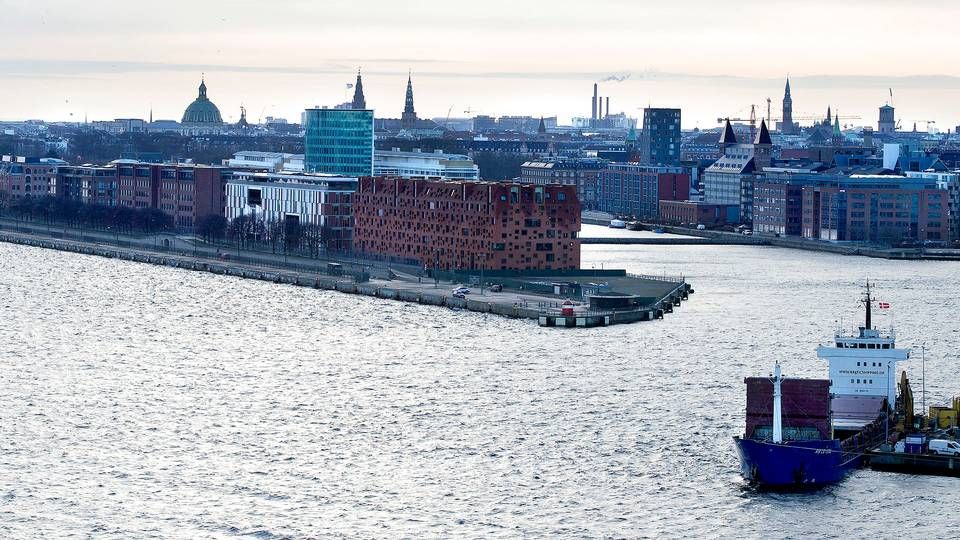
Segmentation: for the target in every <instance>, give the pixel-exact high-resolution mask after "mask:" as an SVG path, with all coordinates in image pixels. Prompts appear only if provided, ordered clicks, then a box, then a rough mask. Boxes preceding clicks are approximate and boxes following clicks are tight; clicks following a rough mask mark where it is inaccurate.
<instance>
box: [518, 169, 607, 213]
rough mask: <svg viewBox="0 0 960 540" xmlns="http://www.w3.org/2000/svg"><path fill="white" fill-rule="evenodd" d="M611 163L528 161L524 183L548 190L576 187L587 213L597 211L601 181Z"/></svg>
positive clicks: (524, 172)
mask: <svg viewBox="0 0 960 540" xmlns="http://www.w3.org/2000/svg"><path fill="white" fill-rule="evenodd" d="M607 164H608V161H607V160H604V159H598V158H582V157H581V158H578V157H559V158H549V159H543V160H532V161H526V162H524V163H523V164H522V165H521V166H520V182H521V183H523V184H535V185H538V186H545V185H549V184H559V185H564V186H575V187H576V189H577V197H578V198H579V201H580V204H581V205H582V206H583V209H584V210H596V209H597V181H598V179H599V176H600V171H602V170H604V169H605V168H606V167H607Z"/></svg>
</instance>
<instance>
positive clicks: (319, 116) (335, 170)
mask: <svg viewBox="0 0 960 540" xmlns="http://www.w3.org/2000/svg"><path fill="white" fill-rule="evenodd" d="M304 131H305V132H306V140H305V141H304V153H305V158H304V165H305V168H306V170H307V171H309V172H319V173H330V174H338V175H341V176H353V177H358V176H372V175H373V110H371V109H307V110H306V111H305V112H304Z"/></svg>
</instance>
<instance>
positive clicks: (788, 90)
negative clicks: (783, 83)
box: [783, 77, 790, 98]
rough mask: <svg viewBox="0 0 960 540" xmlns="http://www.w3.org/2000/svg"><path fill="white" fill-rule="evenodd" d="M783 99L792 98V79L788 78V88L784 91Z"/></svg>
mask: <svg viewBox="0 0 960 540" xmlns="http://www.w3.org/2000/svg"><path fill="white" fill-rule="evenodd" d="M783 97H785V98H788V97H790V77H787V87H786V88H785V89H784V91H783Z"/></svg>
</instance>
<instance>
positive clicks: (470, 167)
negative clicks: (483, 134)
mask: <svg viewBox="0 0 960 540" xmlns="http://www.w3.org/2000/svg"><path fill="white" fill-rule="evenodd" d="M373 174H374V176H394V177H398V178H415V177H419V178H439V179H441V180H479V179H480V167H478V166H477V164H476V163H474V162H473V160H472V159H470V157H469V156H466V155H463V154H446V153H444V152H443V150H435V151H434V152H421V151H420V150H419V149H417V148H415V149H414V150H413V152H401V151H400V149H399V148H393V149H392V150H389V151H388V150H375V151H374V153H373Z"/></svg>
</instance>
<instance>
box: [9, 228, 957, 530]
mask: <svg viewBox="0 0 960 540" xmlns="http://www.w3.org/2000/svg"><path fill="white" fill-rule="evenodd" d="M590 232H595V233H597V234H600V233H602V231H590ZM584 251H585V253H584V265H585V267H587V268H589V267H591V266H597V267H599V266H600V265H601V264H602V265H604V266H605V267H626V268H627V269H629V270H630V271H632V272H637V273H663V272H666V273H668V274H681V273H682V274H684V275H685V276H686V277H687V278H688V279H689V281H690V282H691V283H692V284H693V286H694V288H695V289H696V293H695V294H694V295H693V296H692V297H691V299H690V301H689V302H685V303H684V304H683V306H682V307H681V308H679V310H677V311H676V312H674V313H673V314H671V315H668V316H667V318H666V319H665V320H663V321H657V322H651V323H640V324H635V325H624V326H614V327H610V328H600V329H591V330H576V329H570V330H560V329H541V328H539V327H537V326H536V324H535V323H534V322H532V321H515V320H509V319H504V318H499V317H494V316H485V315H481V314H474V313H468V312H457V311H450V310H446V309H441V308H432V307H425V306H417V305H410V304H403V303H397V302H391V301H385V300H377V299H371V298H365V297H355V296H349V295H343V294H339V293H334V292H325V291H316V290H312V289H302V288H297V287H292V286H285V285H274V284H268V283H262V282H256V281H244V280H241V279H237V278H231V277H223V276H214V275H208V274H202V273H191V272H187V271H182V270H177V269H170V268H162V267H154V266H148V265H140V264H136V263H130V262H125V261H116V260H111V259H102V258H96V257H89V256H82V255H76V254H68V253H59V252H55V251H46V250H41V249H35V248H27V247H19V246H12V245H7V244H0V316H2V324H0V340H2V343H3V349H2V352H0V430H2V431H0V435H2V436H0V537H4V538H39V537H51V538H52V537H67V536H73V537H77V538H87V537H94V538H101V537H102V538H152V537H156V538H161V537H162V538H208V537H214V538H217V537H232V536H252V537H258V538H287V537H290V538H310V537H318V538H326V537H337V536H343V537H377V538H394V537H440V538H447V537H454V536H456V537H484V538H498V537H499V538H515V537H530V536H554V537H556V536H563V537H644V536H660V537H681V536H697V537H731V536H739V537H771V536H773V537H796V538H799V537H818V538H819V537H851V536H854V537H859V536H871V537H884V538H889V537H898V536H899V537H906V538H930V537H955V536H957V535H958V534H960V532H958V531H960V529H958V527H960V516H958V513H957V509H958V508H960V480H958V479H952V478H939V477H915V476H907V475H896V474H881V473H874V472H871V471H869V470H865V471H859V472H857V473H855V474H853V475H852V476H851V477H850V478H849V479H848V480H847V481H846V482H844V483H843V484H841V485H839V486H835V487H833V488H829V489H826V490H824V491H821V492H818V493H814V494H806V495H769V494H758V493H755V492H753V491H751V490H750V489H748V488H746V487H745V486H744V485H743V483H742V481H741V480H740V477H739V475H738V470H737V459H736V455H735V451H734V448H733V444H732V440H731V437H732V436H733V435H735V434H738V433H739V432H740V431H742V429H743V405H744V387H743V384H742V379H743V377H745V376H748V375H756V374H763V373H767V372H768V371H769V370H770V366H771V365H772V363H773V361H774V360H776V359H779V360H781V361H782V362H784V364H785V369H786V371H787V373H788V374H793V375H802V376H824V375H825V373H826V366H825V364H823V363H821V362H819V361H818V360H817V359H816V355H815V352H814V348H815V346H816V345H817V344H818V343H819V342H825V341H827V340H828V339H829V338H830V336H831V334H832V331H833V330H834V327H835V326H836V324H837V322H838V320H839V319H840V318H841V317H843V318H845V319H846V321H848V322H850V321H852V320H853V319H854V317H856V316H858V315H857V309H856V308H857V305H856V297H857V295H858V293H859V286H860V285H861V284H862V282H863V280H864V279H865V278H867V277H869V278H871V279H872V280H876V281H877V282H878V285H879V287H880V295H881V297H882V298H883V299H884V300H887V301H889V302H891V303H892V304H893V306H894V308H895V317H896V319H895V321H894V322H895V323H896V327H897V330H898V333H899V336H900V342H901V345H911V346H917V347H919V345H920V344H921V343H922V342H925V343H926V345H927V347H928V350H927V355H926V358H927V366H926V371H927V384H926V387H927V401H928V403H937V402H943V401H945V400H947V399H948V398H949V397H950V396H952V395H955V394H960V377H958V370H957V366H958V365H960V364H958V358H957V349H958V347H957V345H958V341H960V324H958V315H957V308H958V306H960V300H958V298H960V285H958V281H957V276H958V269H960V264H952V263H937V262H929V263H914V262H892V261H882V260H871V259H863V258H851V257H842V256H836V255H828V254H819V253H809V252H798V251H790V250H783V249H775V248H758V247H729V246H728V247H721V246H675V247H667V246H587V247H586V248H585V250H584ZM887 317H888V318H887V319H886V322H889V321H890V320H891V319H892V317H893V316H887ZM883 322H884V320H881V323H883ZM919 356H920V355H919V351H918V352H917V353H916V354H915V359H914V360H911V361H909V362H907V363H906V364H904V367H905V368H906V369H907V370H908V372H909V375H910V376H911V377H913V378H914V379H915V388H916V389H917V390H918V392H917V393H918V396H919V377H920V361H919ZM951 531H952V532H951Z"/></svg>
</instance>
